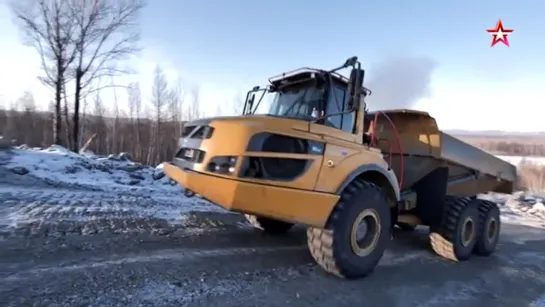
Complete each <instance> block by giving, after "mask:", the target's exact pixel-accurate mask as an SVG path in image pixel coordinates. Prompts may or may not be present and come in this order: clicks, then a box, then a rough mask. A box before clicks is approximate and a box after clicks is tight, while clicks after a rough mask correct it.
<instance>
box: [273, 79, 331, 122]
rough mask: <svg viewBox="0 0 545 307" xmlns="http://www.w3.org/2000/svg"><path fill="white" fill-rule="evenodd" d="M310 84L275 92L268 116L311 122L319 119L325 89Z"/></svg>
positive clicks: (288, 87)
mask: <svg viewBox="0 0 545 307" xmlns="http://www.w3.org/2000/svg"><path fill="white" fill-rule="evenodd" d="M313 83H314V82H311V83H306V84H303V85H302V84H298V85H294V86H287V87H285V88H282V89H280V90H278V91H276V92H275V94H274V98H273V101H272V104H271V106H270V108H269V112H268V113H267V114H268V115H272V116H281V117H289V118H296V119H303V120H313V119H316V118H317V117H319V111H318V110H319V109H320V105H323V104H322V102H323V100H324V98H325V93H326V87H325V86H323V85H321V86H318V85H315V84H313Z"/></svg>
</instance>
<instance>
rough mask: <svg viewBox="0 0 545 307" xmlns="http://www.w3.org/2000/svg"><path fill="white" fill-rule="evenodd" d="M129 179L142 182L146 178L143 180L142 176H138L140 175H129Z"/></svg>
mask: <svg viewBox="0 0 545 307" xmlns="http://www.w3.org/2000/svg"><path fill="white" fill-rule="evenodd" d="M129 177H131V178H133V179H137V180H144V179H146V178H144V176H142V175H140V174H129Z"/></svg>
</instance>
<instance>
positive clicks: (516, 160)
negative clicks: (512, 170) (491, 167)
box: [496, 155, 545, 166]
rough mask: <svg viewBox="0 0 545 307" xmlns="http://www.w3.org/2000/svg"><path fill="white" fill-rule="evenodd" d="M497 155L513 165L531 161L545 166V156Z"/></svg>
mask: <svg viewBox="0 0 545 307" xmlns="http://www.w3.org/2000/svg"><path fill="white" fill-rule="evenodd" d="M496 157H498V158H500V159H502V160H505V161H507V162H509V163H511V164H513V165H519V164H521V163H523V162H530V163H533V164H536V165H543V166H545V157H531V156H530V157H524V156H504V155H496Z"/></svg>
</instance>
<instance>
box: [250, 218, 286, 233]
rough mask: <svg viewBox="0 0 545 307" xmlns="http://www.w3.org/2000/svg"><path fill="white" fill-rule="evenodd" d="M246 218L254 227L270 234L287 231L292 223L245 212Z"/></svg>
mask: <svg viewBox="0 0 545 307" xmlns="http://www.w3.org/2000/svg"><path fill="white" fill-rule="evenodd" d="M244 216H245V217H246V220H247V221H248V223H250V225H252V226H253V227H254V228H257V229H260V230H262V231H263V232H266V233H270V234H284V233H286V232H288V231H289V230H290V229H291V227H293V224H291V223H286V222H282V221H279V220H275V219H271V218H268V217H263V216H257V215H251V214H245V215H244Z"/></svg>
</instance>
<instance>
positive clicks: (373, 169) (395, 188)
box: [337, 164, 400, 202]
mask: <svg viewBox="0 0 545 307" xmlns="http://www.w3.org/2000/svg"><path fill="white" fill-rule="evenodd" d="M366 173H369V175H371V176H373V177H375V176H379V177H378V178H381V177H382V178H381V180H383V181H386V183H387V184H389V185H390V187H391V188H392V192H393V194H394V196H395V200H396V202H397V201H399V200H400V191H399V184H398V182H397V178H396V175H395V173H394V172H393V171H392V170H386V169H385V168H384V167H381V166H379V165H377V164H365V165H362V166H360V167H358V168H357V169H355V170H354V171H352V172H351V173H350V174H349V175H348V176H347V177H346V178H345V179H344V181H343V182H342V184H341V185H340V186H339V188H338V189H337V194H338V195H340V194H341V193H342V191H343V190H344V188H346V186H347V185H348V184H350V182H352V181H353V180H354V179H356V178H357V177H359V176H360V175H364V176H365V174H366ZM371 173H372V174H371ZM374 183H375V184H378V182H374ZM379 185H380V184H379ZM382 186H384V183H383V184H382Z"/></svg>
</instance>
